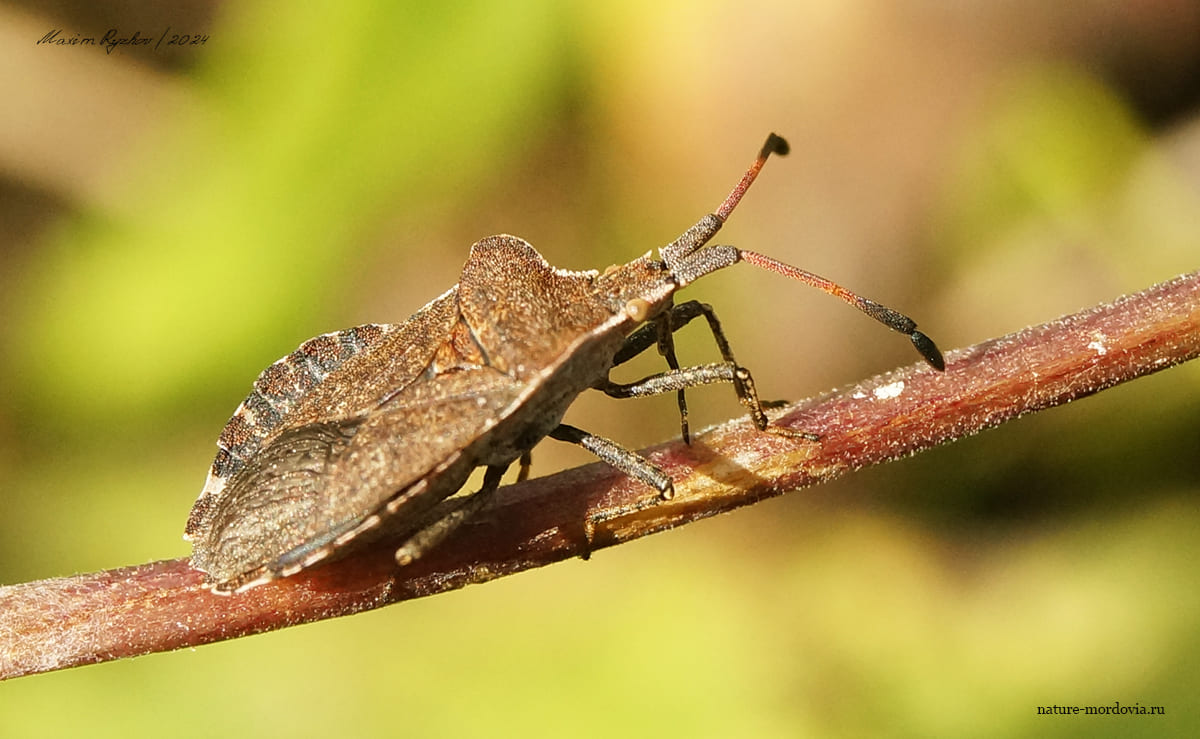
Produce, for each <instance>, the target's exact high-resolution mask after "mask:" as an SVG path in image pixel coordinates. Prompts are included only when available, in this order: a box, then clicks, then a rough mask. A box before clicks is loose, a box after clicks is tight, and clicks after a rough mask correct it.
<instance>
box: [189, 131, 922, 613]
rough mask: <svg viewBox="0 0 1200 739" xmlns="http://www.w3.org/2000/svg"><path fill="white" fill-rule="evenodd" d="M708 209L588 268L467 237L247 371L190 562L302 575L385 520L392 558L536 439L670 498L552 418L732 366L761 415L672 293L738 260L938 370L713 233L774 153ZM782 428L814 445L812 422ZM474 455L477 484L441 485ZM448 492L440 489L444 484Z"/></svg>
mask: <svg viewBox="0 0 1200 739" xmlns="http://www.w3.org/2000/svg"><path fill="white" fill-rule="evenodd" d="M786 153H787V143H786V142H785V141H784V140H783V139H782V138H780V137H779V136H776V135H774V134H771V135H770V136H769V137H768V138H767V141H766V144H764V146H763V148H762V151H761V152H760V153H759V156H758V158H757V159H756V160H755V162H754V164H753V165H752V166H751V167H750V168H749V170H747V172H746V173H745V175H744V176H743V177H742V180H741V181H740V182H739V183H738V185H737V187H735V188H734V190H733V192H732V193H731V194H730V195H729V197H728V198H727V199H726V200H725V201H724V202H723V203H722V204H721V206H720V208H718V209H717V211H716V212H715V213H712V214H709V215H707V216H705V217H704V218H702V219H700V221H699V222H697V223H696V224H695V225H694V226H692V227H691V228H689V229H688V230H687V231H686V232H684V233H683V235H682V236H680V237H679V238H678V239H676V240H675V241H673V242H672V243H670V244H668V245H666V246H664V247H662V248H661V249H659V256H658V258H657V259H655V258H653V257H652V256H651V255H650V254H646V255H645V256H642V257H640V258H638V259H635V260H633V261H632V262H630V263H628V264H626V265H623V266H618V267H612V268H609V269H608V270H606V271H604V272H596V271H586V272H570V271H566V270H560V269H555V268H554V267H552V266H550V265H549V264H548V263H547V262H546V260H545V259H543V258H542V256H541V255H540V254H538V253H537V252H536V251H535V250H534V249H533V247H532V246H530V245H529V244H528V243H526V242H525V241H523V240H521V239H519V238H517V237H515V236H491V237H489V238H486V239H483V240H482V241H480V242H478V243H476V244H475V245H474V246H472V247H471V252H470V255H469V256H468V257H467V262H466V265H465V266H464V267H463V271H462V275H461V277H460V278H459V281H458V284H457V285H455V286H454V287H452V288H450V289H449V290H448V291H446V292H445V293H443V294H442V295H440V296H439V297H437V298H435V299H434V300H433V301H432V302H430V303H429V304H427V305H426V306H425V307H423V308H421V309H420V310H419V311H417V313H415V314H414V315H413V316H412V317H410V318H409V319H408V320H407V321H405V322H403V323H398V324H367V325H364V326H357V327H355V328H350V329H346V330H344V331H339V332H336V333H332V334H325V335H323V336H318V337H316V338H314V339H310V340H309V341H306V342H305V343H303V344H301V345H300V347H299V348H298V349H297V350H296V351H294V352H292V353H291V354H289V355H288V356H286V357H284V358H283V359H281V360H279V361H278V362H276V363H274V364H272V365H271V366H270V367H268V368H267V369H266V370H264V371H263V373H262V374H261V375H260V376H259V377H258V379H257V380H256V381H255V383H254V388H253V390H252V391H251V393H250V395H249V396H247V398H246V399H245V401H243V403H242V404H241V406H239V407H238V409H237V411H236V412H235V413H234V415H233V417H232V418H231V419H230V420H229V423H228V424H227V425H226V426H225V429H224V430H223V431H222V432H221V435H220V438H219V439H218V442H217V444H218V449H219V451H218V453H217V456H216V459H215V460H214V461H213V465H212V469H211V470H210V472H209V475H208V479H207V481H206V483H205V485H204V490H203V491H202V492H201V493H200V497H199V498H198V499H197V500H196V503H195V505H194V506H193V508H192V511H191V514H190V515H189V517H188V521H187V527H186V530H185V534H184V536H185V538H187V539H189V540H191V541H192V542H193V552H192V564H193V566H195V567H196V568H198V569H200V570H203V571H204V572H205V573H206V574H207V578H208V582H209V584H210V586H211V587H212V589H213V590H214V592H218V593H230V592H235V591H238V590H243V589H245V588H248V587H251V586H253V585H257V584H260V583H263V582H266V581H269V580H272V579H275V578H279V577H286V576H288V575H291V574H294V573H296V572H299V571H300V570H302V569H304V568H306V567H309V566H311V565H313V564H316V563H317V562H319V561H321V560H323V559H326V558H328V557H329V556H331V555H332V554H335V553H337V552H338V551H339V550H343V549H344V548H346V547H348V546H352V545H354V544H355V543H357V542H358V541H361V540H365V539H367V538H369V537H370V536H371V535H372V534H376V533H378V532H379V531H380V530H381V529H382V528H385V527H386V530H387V532H388V535H389V536H396V537H397V540H398V541H401V542H403V543H402V544H401V545H400V546H399V549H398V550H397V554H396V556H397V560H398V562H399V563H400V564H404V563H406V562H408V561H411V560H412V559H415V558H417V557H419V556H421V554H422V553H423V552H425V551H427V550H429V549H430V548H432V547H434V546H436V545H437V544H438V543H439V542H440V541H441V540H442V539H444V538H445V537H446V535H448V534H449V533H450V532H451V531H453V529H454V528H455V527H456V526H457V525H458V524H459V523H461V522H462V521H464V520H466V519H468V518H469V517H470V516H471V515H473V514H474V513H475V512H476V511H477V510H479V509H480V508H481V507H482V506H483V505H485V504H486V502H487V501H488V499H489V497H490V496H491V494H492V493H493V492H494V491H495V490H496V489H497V488H498V487H499V484H500V479H501V476H502V475H503V473H504V472H505V471H506V470H507V469H508V468H509V467H510V466H511V465H512V463H513V462H515V461H517V460H521V461H522V464H523V465H524V464H527V459H528V452H529V450H530V449H531V448H532V447H533V446H534V445H535V444H537V443H538V442H539V441H540V440H541V439H543V438H544V437H546V436H551V437H553V438H555V439H560V440H564V441H570V442H573V443H576V444H580V445H582V446H584V447H585V448H587V449H589V450H590V451H592V452H594V453H595V454H596V455H597V456H599V457H600V458H601V459H603V460H605V461H606V462H608V463H610V464H612V465H613V466H615V467H617V468H618V469H620V470H621V471H623V472H625V473H626V474H629V475H631V476H633V477H636V478H638V479H639V480H642V481H644V482H646V483H647V484H648V485H650V486H651V487H653V488H654V489H656V490H658V492H659V493H660V495H662V496H664V497H669V496H670V495H671V494H672V493H673V490H672V487H671V481H670V478H669V477H668V476H667V475H666V474H665V473H663V472H662V471H661V470H659V469H657V468H656V467H654V466H653V465H652V464H651V463H650V462H649V461H647V460H646V459H644V458H642V457H640V456H638V455H637V454H635V453H634V452H631V451H628V450H625V449H623V448H622V447H620V446H619V445H617V444H616V443H615V442H612V441H609V440H607V439H603V438H601V437H597V436H595V435H592V434H589V433H587V432H586V431H583V430H580V429H577V428H574V427H571V426H566V425H563V424H561V419H562V416H563V414H564V413H565V412H566V409H567V407H568V406H569V405H570V404H571V402H572V401H573V400H574V399H575V397H576V396H578V395H579V394H580V393H582V392H583V391H585V390H588V389H598V390H600V391H602V392H605V393H607V394H608V395H611V396H614V397H633V396H639V395H649V394H655V393H664V392H675V393H677V396H678V401H679V407H680V411H681V418H682V426H683V435H684V438H685V439H686V438H688V430H687V406H686V403H685V400H684V395H683V393H684V391H685V390H686V389H687V388H689V387H695V386H697V385H703V384H709V383H715V382H728V383H731V384H732V385H733V386H734V389H735V391H736V392H737V395H738V398H739V399H740V400H741V402H742V404H743V405H744V406H745V407H746V408H747V410H748V412H749V413H750V417H751V419H752V420H753V421H754V423H755V424H756V426H757V427H758V428H759V429H762V430H771V431H776V432H780V433H785V434H788V433H789V432H785V431H782V430H780V429H776V428H774V427H769V426H768V421H767V416H766V414H765V413H764V411H763V408H762V404H761V403H760V402H759V400H758V396H757V394H756V392H755V388H754V382H753V379H752V378H751V375H750V373H749V372H748V371H747V370H746V369H745V368H743V367H741V366H740V365H738V364H737V362H736V361H735V359H734V357H733V353H732V352H731V351H730V348H729V344H728V342H727V341H726V340H725V336H724V334H723V332H722V331H721V329H720V324H719V323H718V322H717V318H716V314H715V313H714V312H713V310H712V308H710V307H709V306H708V305H705V304H703V303H699V302H696V301H688V302H684V303H680V304H675V303H674V300H673V299H674V295H675V292H676V291H677V290H678V289H679V288H682V287H684V286H686V285H688V284H689V283H691V282H693V281H694V280H696V279H698V278H700V277H703V276H704V275H707V274H709V273H711V272H714V271H716V270H719V269H722V268H724V267H728V266H730V265H732V264H734V263H736V262H739V261H745V262H749V263H751V264H755V265H758V266H760V267H765V268H767V269H770V270H772V271H775V272H779V273H781V274H784V275H786V276H789V277H792V278H794V279H797V280H800V281H802V282H805V283H807V284H809V285H812V286H814V287H817V288H819V289H821V290H824V291H825V292H828V293H831V294H833V295H835V296H837V297H839V298H842V299H843V300H845V301H846V302H849V303H850V304H852V305H854V306H855V307H857V308H859V309H860V310H862V311H863V312H865V313H867V314H868V315H870V316H871V317H873V318H875V319H876V320H878V321H880V322H882V323H884V324H885V325H887V326H889V327H891V328H893V329H895V330H897V331H900V332H901V333H904V334H907V335H908V336H909V337H910V338H911V340H912V342H913V344H914V346H915V347H916V348H917V350H918V351H919V352H920V353H921V355H922V356H923V357H924V358H925V359H926V361H928V362H929V364H931V365H932V366H934V367H935V368H937V369H939V370H941V369H943V368H944V363H943V361H942V356H941V354H940V352H939V351H938V349H937V347H936V346H935V345H934V343H933V342H932V341H931V340H930V339H929V338H928V337H927V336H925V335H924V334H922V333H921V332H919V331H917V330H916V324H915V323H914V322H913V321H912V320H911V319H909V318H907V317H906V316H904V315H902V314H900V313H897V312H896V311H893V310H891V309H890V308H886V307H884V306H882V305H880V304H878V303H875V302H873V301H870V300H867V299H865V298H861V297H859V296H857V295H855V294H853V293H851V292H850V291H848V290H846V289H845V288H843V287H841V286H839V285H836V284H834V283H832V282H829V281H827V280H824V279H823V278H820V277H817V276H816V275H813V274H812V273H809V272H805V271H803V270H800V269H797V268H795V267H791V266H789V265H786V264H783V263H781V262H777V261H775V260H773V259H771V258H769V257H766V256H763V255H761V254H757V253H755V252H750V251H744V250H740V249H737V248H734V247H732V246H720V245H709V244H708V242H709V241H710V240H711V239H712V237H713V236H714V235H715V234H716V232H717V231H718V230H719V229H720V228H721V226H722V224H723V223H724V222H725V220H726V219H727V218H728V217H729V215H730V213H732V211H733V209H734V208H735V207H736V206H737V204H738V202H739V201H740V200H741V198H742V195H744V194H745V192H746V189H747V188H748V187H749V186H750V184H751V183H752V182H753V181H754V179H755V177H756V176H757V175H758V172H759V170H760V169H761V168H762V166H763V164H764V163H765V161H766V159H767V157H768V156H769V155H770V154H786ZM700 317H703V318H704V319H705V320H706V321H707V322H708V324H709V326H710V328H711V330H712V334H713V337H714V339H715V340H716V343H717V348H718V349H719V351H720V353H721V356H722V361H720V362H715V363H711V364H704V365H699V366H695V367H680V366H679V362H678V361H677V359H676V357H675V349H674V344H673V341H672V336H673V333H674V331H676V330H677V329H679V328H680V327H682V326H683V325H685V324H686V323H688V322H689V321H691V320H693V319H696V318H700ZM651 346H656V347H657V348H658V351H659V352H660V353H661V354H662V355H663V356H664V358H665V359H666V361H667V364H668V367H669V369H667V370H666V371H664V372H662V373H659V374H656V375H652V376H650V377H647V378H644V379H643V380H640V381H637V382H633V383H627V384H617V383H614V382H612V381H610V380H609V379H608V374H609V371H610V370H611V369H612V368H613V367H614V366H615V365H618V364H620V363H622V362H625V361H627V360H629V359H631V358H632V357H634V356H636V355H637V354H639V353H641V352H643V351H645V350H647V349H649V348H650V347H651ZM789 435H794V436H799V437H803V438H802V439H797V443H813V442H814V441H815V437H813V436H812V435H808V434H789ZM481 466H482V467H485V468H486V474H485V476H484V482H483V486H482V487H481V489H480V490H479V491H478V492H476V493H474V494H472V495H467V496H455V493H457V492H458V490H459V488H461V487H462V486H463V484H464V483H465V481H466V480H467V477H468V476H469V475H470V473H471V471H472V470H473V469H475V468H476V467H481ZM452 496H454V497H452Z"/></svg>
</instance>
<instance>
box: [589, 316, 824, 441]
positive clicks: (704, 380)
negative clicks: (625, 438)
mask: <svg viewBox="0 0 1200 739" xmlns="http://www.w3.org/2000/svg"><path fill="white" fill-rule="evenodd" d="M663 315H664V316H668V317H667V318H666V319H662V318H661V317H660V319H659V320H665V321H666V322H667V325H668V326H670V327H671V331H672V332H673V331H675V330H678V329H679V328H682V327H683V326H686V325H687V324H688V323H689V322H691V321H692V319H694V318H698V317H700V316H704V319H705V320H706V321H707V322H708V329H709V331H710V332H711V333H712V335H713V340H714V341H715V342H716V344H717V349H718V351H720V352H721V358H722V359H724V360H725V361H724V362H723V363H721V364H708V365H699V366H697V367H689V368H686V369H680V368H679V367H678V363H676V364H675V365H673V366H672V369H671V371H670V372H663V373H661V374H658V375H652V376H650V377H647V378H645V379H643V380H640V381H638V382H632V383H628V384H619V383H614V382H611V381H609V382H607V383H605V384H602V385H600V386H599V389H600V390H603V391H604V392H605V393H606V394H608V395H610V396H612V397H615V398H631V397H639V396H643V395H655V394H658V393H665V392H670V391H671V390H676V391H677V392H678V393H679V394H680V396H682V394H683V391H684V389H685V388H689V387H695V386H697V385H708V384H711V383H714V382H729V383H732V384H733V388H734V391H735V392H736V393H737V396H738V400H739V401H741V403H742V405H743V406H745V407H746V410H747V411H749V413H750V419H751V420H752V421H753V422H754V425H755V426H757V427H758V428H759V429H760V430H764V431H767V430H769V431H770V432H771V433H777V434H780V435H783V436H795V437H798V438H804V439H809V440H811V441H818V440H819V437H818V436H817V435H816V434H810V433H805V432H796V431H790V430H787V429H780V428H777V427H768V420H767V414H766V413H765V412H764V411H763V408H764V406H769V405H772V404H770V403H767V404H764V403H763V402H762V401H760V400H759V398H758V392H757V391H756V390H755V387H754V378H753V377H752V376H751V375H750V371H749V370H748V369H746V368H745V367H742V366H741V365H739V364H738V363H737V360H736V359H735V358H734V356H733V350H732V349H731V348H730V347H729V341H728V340H727V339H726V338H725V332H724V331H723V330H722V329H721V322H720V320H718V318H717V314H716V312H715V311H714V310H713V309H712V306H711V305H708V304H707V303H701V302H699V301H697V300H689V301H688V302H686V303H680V304H679V305H676V306H672V307H671V309H670V310H669V311H667V312H666V313H664V314H663ZM650 328H651V326H646V327H644V328H642V329H639V330H638V331H635V332H634V333H633V334H631V335H630V337H629V339H628V340H627V341H626V344H625V346H624V347H622V349H621V351H620V352H618V354H617V358H618V359H628V358H629V357H631V356H633V354H627V352H629V351H632V349H639V350H642V351H644V350H645V349H646V348H647V347H648V346H649V345H650V337H651V335H650V333H649V332H648V331H647V329H650ZM635 342H636V343H635ZM673 353H674V351H673V345H672V354H673ZM680 407H681V411H683V415H682V422H683V440H684V441H685V442H689V441H690V439H689V438H688V428H687V415H686V406H685V405H684V404H683V402H682V400H681V402H680Z"/></svg>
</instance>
